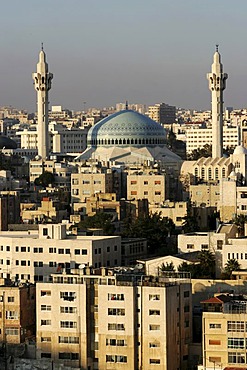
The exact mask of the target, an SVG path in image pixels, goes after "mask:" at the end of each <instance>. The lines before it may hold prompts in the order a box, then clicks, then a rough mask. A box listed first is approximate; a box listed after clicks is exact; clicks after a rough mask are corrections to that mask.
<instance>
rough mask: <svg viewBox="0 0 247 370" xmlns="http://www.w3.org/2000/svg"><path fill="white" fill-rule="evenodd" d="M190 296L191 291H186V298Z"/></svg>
mask: <svg viewBox="0 0 247 370" xmlns="http://www.w3.org/2000/svg"><path fill="white" fill-rule="evenodd" d="M189 296H190V292H189V290H186V291H185V292H184V298H188V297H189Z"/></svg>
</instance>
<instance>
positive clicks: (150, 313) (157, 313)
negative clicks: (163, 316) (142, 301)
mask: <svg viewBox="0 0 247 370" xmlns="http://www.w3.org/2000/svg"><path fill="white" fill-rule="evenodd" d="M149 315H150V316H153V315H154V316H159V315H160V310H149Z"/></svg>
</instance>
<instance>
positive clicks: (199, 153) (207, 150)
mask: <svg viewBox="0 0 247 370" xmlns="http://www.w3.org/2000/svg"><path fill="white" fill-rule="evenodd" d="M202 157H204V158H208V157H212V145H209V144H205V145H204V146H203V147H202V148H198V149H194V150H192V152H191V153H190V154H188V156H187V159H189V160H192V161H197V159H199V158H202Z"/></svg>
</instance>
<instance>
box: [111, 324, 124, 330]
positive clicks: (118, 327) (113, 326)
mask: <svg viewBox="0 0 247 370" xmlns="http://www.w3.org/2000/svg"><path fill="white" fill-rule="evenodd" d="M108 330H125V326H124V324H116V323H108Z"/></svg>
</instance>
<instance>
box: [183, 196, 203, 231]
mask: <svg viewBox="0 0 247 370" xmlns="http://www.w3.org/2000/svg"><path fill="white" fill-rule="evenodd" d="M183 220H184V221H183V224H182V228H183V231H184V232H185V233H192V232H194V231H199V230H200V228H199V224H198V215H197V214H196V213H194V210H193V208H192V206H191V203H190V202H189V203H188V208H187V215H186V216H185V217H184V218H183Z"/></svg>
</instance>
